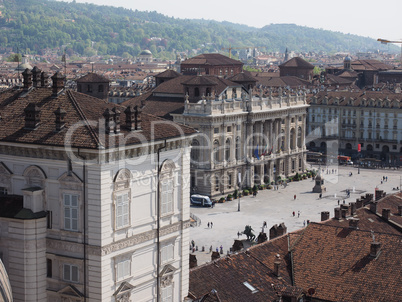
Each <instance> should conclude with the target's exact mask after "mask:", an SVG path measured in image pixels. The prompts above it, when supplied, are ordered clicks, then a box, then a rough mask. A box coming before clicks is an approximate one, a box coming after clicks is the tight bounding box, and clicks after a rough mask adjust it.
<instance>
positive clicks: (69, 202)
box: [63, 194, 78, 231]
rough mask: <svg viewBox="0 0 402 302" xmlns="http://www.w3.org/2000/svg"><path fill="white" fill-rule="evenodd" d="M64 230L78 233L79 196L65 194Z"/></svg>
mask: <svg viewBox="0 0 402 302" xmlns="http://www.w3.org/2000/svg"><path fill="white" fill-rule="evenodd" d="M63 199H64V229H65V230H69V231H78V195H73V194H64V195H63Z"/></svg>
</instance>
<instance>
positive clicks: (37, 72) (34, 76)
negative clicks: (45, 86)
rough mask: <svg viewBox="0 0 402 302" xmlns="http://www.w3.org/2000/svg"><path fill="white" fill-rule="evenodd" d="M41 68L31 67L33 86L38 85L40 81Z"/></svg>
mask: <svg viewBox="0 0 402 302" xmlns="http://www.w3.org/2000/svg"><path fill="white" fill-rule="evenodd" d="M40 76H41V70H40V69H39V68H38V67H36V66H35V67H34V68H33V69H32V82H33V87H40V83H41V77H40Z"/></svg>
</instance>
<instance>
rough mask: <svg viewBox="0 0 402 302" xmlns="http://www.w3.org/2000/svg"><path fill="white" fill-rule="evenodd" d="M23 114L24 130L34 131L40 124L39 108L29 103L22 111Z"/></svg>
mask: <svg viewBox="0 0 402 302" xmlns="http://www.w3.org/2000/svg"><path fill="white" fill-rule="evenodd" d="M24 112H25V128H26V129H31V130H32V129H35V128H36V127H38V126H39V123H40V108H39V107H38V106H36V104H35V103H29V104H28V106H27V107H26V108H25V109H24Z"/></svg>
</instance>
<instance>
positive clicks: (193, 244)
mask: <svg viewBox="0 0 402 302" xmlns="http://www.w3.org/2000/svg"><path fill="white" fill-rule="evenodd" d="M191 245H192V247H193V248H194V246H195V242H194V240H191Z"/></svg>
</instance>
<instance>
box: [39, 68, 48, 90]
mask: <svg viewBox="0 0 402 302" xmlns="http://www.w3.org/2000/svg"><path fill="white" fill-rule="evenodd" d="M40 85H41V86H42V87H47V86H49V75H48V74H47V72H45V71H43V72H42V73H41V74H40Z"/></svg>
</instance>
